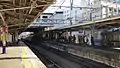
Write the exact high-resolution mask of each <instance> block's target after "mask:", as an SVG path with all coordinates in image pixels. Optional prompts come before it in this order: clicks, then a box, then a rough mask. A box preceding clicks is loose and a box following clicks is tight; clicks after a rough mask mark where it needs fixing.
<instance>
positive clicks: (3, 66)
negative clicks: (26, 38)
mask: <svg viewBox="0 0 120 68" xmlns="http://www.w3.org/2000/svg"><path fill="white" fill-rule="evenodd" d="M1 49H2V48H1V47H0V51H1ZM0 68H47V67H46V66H45V65H44V64H43V63H42V62H41V61H40V60H39V58H38V57H37V56H36V55H35V54H34V53H33V52H32V51H31V50H30V49H29V47H27V46H15V47H14V46H12V47H7V52H6V54H0Z"/></svg>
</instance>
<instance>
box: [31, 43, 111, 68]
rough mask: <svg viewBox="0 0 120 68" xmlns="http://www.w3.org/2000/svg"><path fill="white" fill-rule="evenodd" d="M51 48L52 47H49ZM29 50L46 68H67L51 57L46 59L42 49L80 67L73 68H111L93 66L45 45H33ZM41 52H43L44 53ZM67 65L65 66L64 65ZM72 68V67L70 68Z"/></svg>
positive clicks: (84, 60)
mask: <svg viewBox="0 0 120 68" xmlns="http://www.w3.org/2000/svg"><path fill="white" fill-rule="evenodd" d="M51 46H52V45H51ZM29 47H30V48H31V50H32V51H33V52H34V53H35V54H36V55H37V56H38V57H39V58H40V60H41V61H43V63H44V64H45V65H46V66H47V67H48V68H68V67H67V66H66V67H65V66H62V65H61V64H60V63H59V61H60V60H59V61H55V60H54V59H55V57H53V58H52V59H51V58H50V57H48V55H46V54H44V53H41V50H42V49H44V50H45V51H49V52H51V53H54V54H56V55H58V56H60V57H61V58H64V59H66V60H68V61H69V62H73V63H74V64H73V65H74V66H75V64H77V65H80V67H74V68H112V67H108V66H104V65H103V66H100V65H99V64H95V63H93V62H91V61H89V60H86V59H83V58H80V57H76V56H74V55H71V54H69V53H67V52H65V51H64V50H62V51H61V50H59V49H58V48H52V47H49V46H47V45H45V44H41V45H39V46H37V45H34V46H30V44H29ZM45 51H43V52H45ZM66 65H67V64H66ZM71 68H73V67H71Z"/></svg>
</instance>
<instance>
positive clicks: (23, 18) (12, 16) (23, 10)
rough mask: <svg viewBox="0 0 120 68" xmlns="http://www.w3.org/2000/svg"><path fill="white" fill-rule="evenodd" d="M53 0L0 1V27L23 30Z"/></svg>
mask: <svg viewBox="0 0 120 68" xmlns="http://www.w3.org/2000/svg"><path fill="white" fill-rule="evenodd" d="M54 2H55V0H0V16H1V17H0V22H1V23H0V25H1V24H2V23H3V22H5V23H6V24H7V25H8V29H9V30H15V29H19V28H24V27H26V26H28V25H29V24H30V23H31V22H33V21H34V20H35V19H36V18H37V17H38V16H39V15H40V14H41V13H42V12H43V11H44V10H45V9H46V8H47V7H48V6H50V5H51V4H53V3H54Z"/></svg>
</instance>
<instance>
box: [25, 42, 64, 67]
mask: <svg viewBox="0 0 120 68" xmlns="http://www.w3.org/2000/svg"><path fill="white" fill-rule="evenodd" d="M24 42H25V43H26V44H27V45H28V47H29V48H30V49H31V50H32V51H33V52H34V53H35V54H36V55H37V57H38V58H39V59H40V60H41V61H42V62H43V63H44V64H45V65H46V67H47V68H62V67H61V66H59V65H58V64H56V63H55V62H54V61H52V60H51V59H50V58H48V57H47V56H45V55H43V54H42V53H41V52H40V51H39V50H37V49H36V48H34V47H32V46H31V45H30V44H29V43H27V42H26V41H24Z"/></svg>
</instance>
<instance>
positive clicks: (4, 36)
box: [1, 23, 7, 54]
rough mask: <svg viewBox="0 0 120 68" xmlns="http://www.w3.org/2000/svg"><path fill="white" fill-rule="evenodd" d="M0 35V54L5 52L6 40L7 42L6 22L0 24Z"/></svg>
mask: <svg viewBox="0 0 120 68" xmlns="http://www.w3.org/2000/svg"><path fill="white" fill-rule="evenodd" d="M1 33H2V34H1V37H2V44H3V45H2V54H5V53H6V42H7V27H6V24H5V23H3V25H2V26H1Z"/></svg>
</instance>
